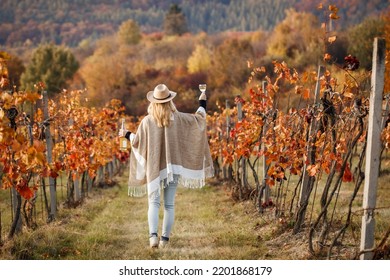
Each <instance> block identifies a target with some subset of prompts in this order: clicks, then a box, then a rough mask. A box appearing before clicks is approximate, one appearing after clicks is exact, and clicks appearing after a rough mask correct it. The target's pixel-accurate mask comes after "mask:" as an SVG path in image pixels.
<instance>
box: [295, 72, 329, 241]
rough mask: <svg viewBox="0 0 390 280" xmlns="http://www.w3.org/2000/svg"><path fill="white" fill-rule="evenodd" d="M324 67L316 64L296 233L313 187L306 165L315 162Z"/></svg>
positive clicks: (303, 218)
mask: <svg viewBox="0 0 390 280" xmlns="http://www.w3.org/2000/svg"><path fill="white" fill-rule="evenodd" d="M324 71H325V67H324V66H321V65H320V66H318V72H317V83H316V88H315V92H314V94H315V96H314V116H313V118H312V120H311V123H310V129H309V138H308V139H307V162H306V163H305V165H304V169H303V181H302V188H301V192H300V196H299V209H298V213H297V217H296V223H295V226H294V234H296V233H298V232H299V230H300V229H301V226H302V224H303V221H304V220H305V215H306V209H307V206H308V204H309V199H310V194H311V191H312V189H313V185H314V180H315V177H313V176H309V174H308V171H307V167H308V166H310V165H313V164H315V153H316V148H315V142H316V133H317V126H318V121H317V120H316V114H315V113H316V111H317V110H316V107H317V106H318V104H319V101H320V90H321V85H320V78H321V76H322V75H323V74H324Z"/></svg>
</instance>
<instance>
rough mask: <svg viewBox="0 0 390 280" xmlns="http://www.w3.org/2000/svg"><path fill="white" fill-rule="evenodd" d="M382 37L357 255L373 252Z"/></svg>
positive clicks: (383, 51) (375, 57)
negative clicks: (359, 251)
mask: <svg viewBox="0 0 390 280" xmlns="http://www.w3.org/2000/svg"><path fill="white" fill-rule="evenodd" d="M385 56H386V41H385V39H383V38H375V40H374V50H373V60H372V75H371V93H370V108H369V116H368V132H367V151H366V169H365V181H364V194H363V210H364V212H363V217H362V230H361V240H360V250H361V252H363V253H362V254H361V255H360V259H362V260H367V259H372V258H373V255H374V252H373V247H374V231H375V215H374V214H375V207H376V193H377V185H378V175H379V162H380V147H381V139H380V135H381V124H382V123H381V122H382V94H383V88H384V79H385V78H384V73H385Z"/></svg>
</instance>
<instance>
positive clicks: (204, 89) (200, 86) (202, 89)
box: [199, 84, 206, 93]
mask: <svg viewBox="0 0 390 280" xmlns="http://www.w3.org/2000/svg"><path fill="white" fill-rule="evenodd" d="M199 90H200V91H201V92H202V93H205V91H206V84H199Z"/></svg>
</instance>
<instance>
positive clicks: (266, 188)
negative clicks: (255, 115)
mask: <svg viewBox="0 0 390 280" xmlns="http://www.w3.org/2000/svg"><path fill="white" fill-rule="evenodd" d="M261 87H262V90H263V94H264V95H265V96H266V95H267V94H268V93H267V82H266V81H263V82H262V84H261ZM263 102H264V103H265V98H263ZM265 113H266V112H264V114H265ZM267 129H268V127H267V124H266V118H264V125H263V131H262V136H261V137H262V138H263V139H265V137H266V134H267ZM262 145H263V150H264V155H263V187H264V202H265V203H268V202H269V200H270V196H271V190H270V187H269V185H268V184H267V178H268V176H267V173H268V168H269V165H268V164H267V156H266V155H265V152H266V149H267V148H266V146H265V143H262ZM260 199H261V198H260ZM259 203H260V204H261V201H259Z"/></svg>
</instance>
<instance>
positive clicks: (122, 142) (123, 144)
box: [119, 119, 129, 151]
mask: <svg viewBox="0 0 390 280" xmlns="http://www.w3.org/2000/svg"><path fill="white" fill-rule="evenodd" d="M122 129H123V131H125V119H122ZM119 141H120V150H121V151H126V150H127V148H128V147H129V140H127V138H126V137H125V135H123V136H121V137H120V139H119Z"/></svg>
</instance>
